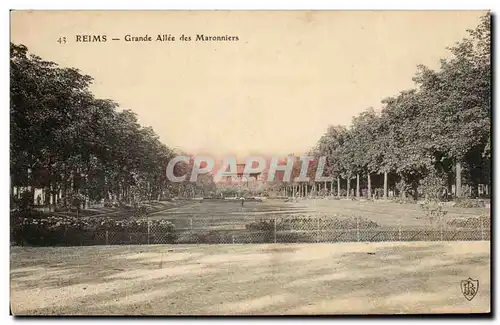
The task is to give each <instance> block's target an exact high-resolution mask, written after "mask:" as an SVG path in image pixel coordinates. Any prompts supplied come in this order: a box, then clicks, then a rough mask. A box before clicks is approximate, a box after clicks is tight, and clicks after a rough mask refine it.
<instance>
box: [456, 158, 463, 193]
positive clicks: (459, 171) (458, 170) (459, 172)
mask: <svg viewBox="0 0 500 325" xmlns="http://www.w3.org/2000/svg"><path fill="white" fill-rule="evenodd" d="M455 168H456V172H455V177H456V179H455V195H456V197H462V164H461V163H460V161H457V163H456V165H455Z"/></svg>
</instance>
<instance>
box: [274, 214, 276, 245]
mask: <svg viewBox="0 0 500 325" xmlns="http://www.w3.org/2000/svg"><path fill="white" fill-rule="evenodd" d="M274 243H275V244H276V218H274Z"/></svg>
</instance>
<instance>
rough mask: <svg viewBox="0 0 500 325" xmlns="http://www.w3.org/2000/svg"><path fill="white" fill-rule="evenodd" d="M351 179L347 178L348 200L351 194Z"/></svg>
mask: <svg viewBox="0 0 500 325" xmlns="http://www.w3.org/2000/svg"><path fill="white" fill-rule="evenodd" d="M350 192H351V177H347V194H346V197H347V198H349V195H350V194H351V193H350Z"/></svg>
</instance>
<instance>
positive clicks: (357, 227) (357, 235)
mask: <svg viewBox="0 0 500 325" xmlns="http://www.w3.org/2000/svg"><path fill="white" fill-rule="evenodd" d="M355 218H356V237H357V238H358V242H359V217H355Z"/></svg>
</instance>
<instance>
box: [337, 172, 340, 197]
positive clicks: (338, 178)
mask: <svg viewBox="0 0 500 325" xmlns="http://www.w3.org/2000/svg"><path fill="white" fill-rule="evenodd" d="M337 197H338V198H340V176H339V177H337Z"/></svg>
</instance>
